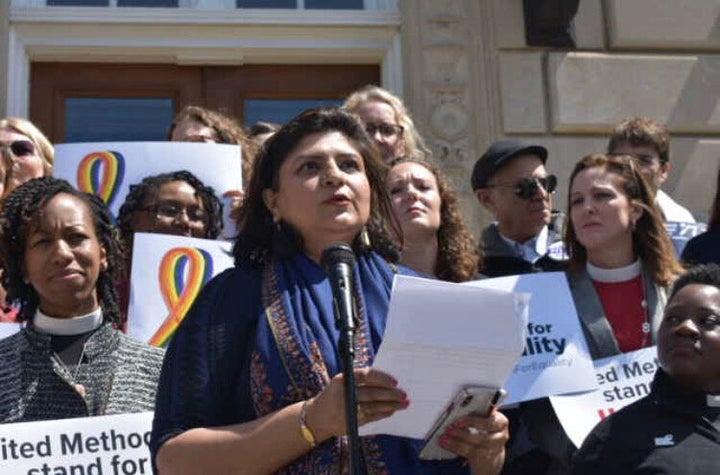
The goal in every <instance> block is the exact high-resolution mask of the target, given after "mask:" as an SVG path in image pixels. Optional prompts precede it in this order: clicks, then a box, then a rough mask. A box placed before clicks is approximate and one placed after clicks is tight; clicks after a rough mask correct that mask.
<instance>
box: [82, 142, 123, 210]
mask: <svg viewBox="0 0 720 475" xmlns="http://www.w3.org/2000/svg"><path fill="white" fill-rule="evenodd" d="M124 177H125V158H124V157H123V156H122V154H121V153H120V152H111V151H103V152H92V153H89V154H87V155H85V157H83V159H82V160H81V161H80V164H79V165H78V171H77V184H78V189H79V190H80V191H84V192H86V193H92V194H94V195H97V196H99V197H100V199H101V200H103V202H105V204H106V205H108V206H110V205H111V204H112V202H113V201H115V198H116V197H117V194H118V190H120V185H121V184H122V181H123V178H124Z"/></svg>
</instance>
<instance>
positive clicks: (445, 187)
mask: <svg viewBox="0 0 720 475" xmlns="http://www.w3.org/2000/svg"><path fill="white" fill-rule="evenodd" d="M401 163H417V164H418V165H421V166H423V167H425V168H427V169H428V171H430V173H432V174H433V176H435V180H436V181H437V184H438V194H439V195H440V228H439V229H438V232H437V238H438V256H437V264H436V269H435V275H436V276H437V277H438V278H439V279H441V280H446V281H449V282H466V281H468V280H473V279H475V278H476V277H477V274H478V272H480V271H481V269H482V262H483V258H482V256H481V255H480V254H479V253H478V248H477V244H476V243H475V239H474V238H473V236H472V234H470V231H468V229H467V226H465V221H463V218H462V215H461V214H460V209H459V207H458V199H457V195H456V194H455V191H454V190H453V189H452V188H451V187H450V184H449V181H448V179H447V176H445V173H443V172H442V171H441V170H440V169H439V168H438V167H437V166H436V165H434V164H433V163H432V162H430V161H429V160H424V159H422V158H413V157H401V158H398V159H395V160H393V161H392V162H391V164H390V168H391V169H392V168H393V167H395V166H396V165H399V164H401Z"/></svg>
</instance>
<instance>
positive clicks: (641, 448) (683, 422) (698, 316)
mask: <svg viewBox="0 0 720 475" xmlns="http://www.w3.org/2000/svg"><path fill="white" fill-rule="evenodd" d="M657 350H658V358H659V360H660V368H659V369H658V370H657V372H656V373H655V377H654V379H653V382H652V385H651V390H650V394H648V395H647V396H646V397H644V398H642V399H641V400H639V401H636V402H634V403H633V404H631V405H629V406H627V407H624V408H623V409H621V410H620V411H618V412H616V413H614V414H611V415H610V417H608V418H606V419H604V420H603V421H602V422H600V423H599V424H598V425H597V426H596V427H595V428H594V429H593V430H592V432H590V435H588V437H587V438H586V439H585V442H584V443H583V445H582V447H581V448H580V451H579V452H578V453H577V456H576V457H575V460H574V463H573V473H574V474H578V475H595V474H598V475H600V474H602V475H605V474H607V473H617V474H620V473H623V474H625V473H628V474H629V473H672V474H673V475H685V474H687V475H691V474H692V475H694V474H710V473H720V429H719V428H718V421H719V420H720V267H719V266H717V265H716V264H708V265H701V266H697V267H694V268H692V269H690V270H689V271H688V273H687V274H685V275H683V276H681V277H680V278H679V279H678V280H677V281H676V282H675V285H674V286H673V289H672V292H671V293H670V298H669V300H668V304H667V307H665V315H664V317H663V319H662V322H661V323H660V330H659V332H658V348H657Z"/></svg>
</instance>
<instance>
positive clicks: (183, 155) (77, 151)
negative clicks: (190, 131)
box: [54, 142, 242, 238]
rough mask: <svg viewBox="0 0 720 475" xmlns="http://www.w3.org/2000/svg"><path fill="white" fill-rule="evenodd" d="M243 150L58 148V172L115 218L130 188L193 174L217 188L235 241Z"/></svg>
mask: <svg viewBox="0 0 720 475" xmlns="http://www.w3.org/2000/svg"><path fill="white" fill-rule="evenodd" d="M240 156H241V152H240V147H239V146H237V145H227V144H209V143H194V142H88V143H72V144H59V145H56V146H55V171H54V174H55V176H56V177H58V178H64V179H65V180H67V181H69V182H70V183H71V184H72V185H73V186H75V187H76V188H77V189H79V190H82V191H85V192H88V193H93V194H95V195H97V196H99V197H100V198H102V200H103V201H104V202H105V204H107V205H108V208H110V211H111V212H112V214H113V216H117V214H118V211H119V210H120V206H122V204H123V203H124V202H125V197H126V196H127V194H128V191H129V190H130V185H134V184H137V183H140V182H141V181H142V179H143V178H145V177H147V176H151V175H157V174H159V173H169V172H174V171H179V170H187V171H189V172H191V173H192V174H193V175H195V176H196V177H198V179H199V180H200V181H202V182H203V183H204V184H205V185H207V186H211V187H212V188H213V189H214V190H215V194H216V195H217V196H218V198H220V199H221V200H222V202H223V204H224V208H225V209H224V213H223V214H224V216H223V223H224V228H225V229H224V230H223V237H225V238H230V237H232V236H234V235H235V225H234V223H233V222H232V220H231V219H230V215H229V213H230V209H229V203H230V202H231V201H232V197H231V195H232V194H233V193H234V192H237V191H239V190H242V166H241V160H240Z"/></svg>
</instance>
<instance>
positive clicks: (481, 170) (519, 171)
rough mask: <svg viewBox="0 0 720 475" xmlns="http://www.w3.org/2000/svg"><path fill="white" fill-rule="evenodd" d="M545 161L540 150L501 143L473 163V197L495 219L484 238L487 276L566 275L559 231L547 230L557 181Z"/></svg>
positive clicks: (485, 232) (544, 154)
mask: <svg viewBox="0 0 720 475" xmlns="http://www.w3.org/2000/svg"><path fill="white" fill-rule="evenodd" d="M547 156H548V153H547V149H545V147H542V146H540V145H533V144H528V143H525V142H521V141H519V140H499V141H497V142H495V143H493V144H492V145H491V146H490V148H488V149H487V151H486V152H485V153H484V154H483V156H482V157H480V159H479V160H478V161H477V162H476V163H475V167H474V168H473V172H472V178H471V181H472V187H473V191H474V192H475V195H476V196H477V198H478V200H479V201H480V203H481V204H482V205H483V206H485V208H487V209H488V211H490V212H491V213H492V214H493V216H494V218H495V222H493V223H492V224H490V225H489V226H488V227H487V228H485V230H484V231H483V233H482V237H481V246H482V247H483V250H484V253H485V264H484V269H483V273H484V274H485V275H487V276H489V277H497V276H504V275H516V274H527V273H530V272H543V271H557V270H562V269H563V264H564V260H565V259H566V256H565V253H564V251H563V246H562V240H561V239H562V237H561V236H560V231H561V230H560V229H552V226H548V225H549V224H550V223H551V218H552V194H553V192H554V191H555V187H556V186H557V178H556V177H555V175H549V174H548V172H547V170H546V169H545V162H546V161H547Z"/></svg>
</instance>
